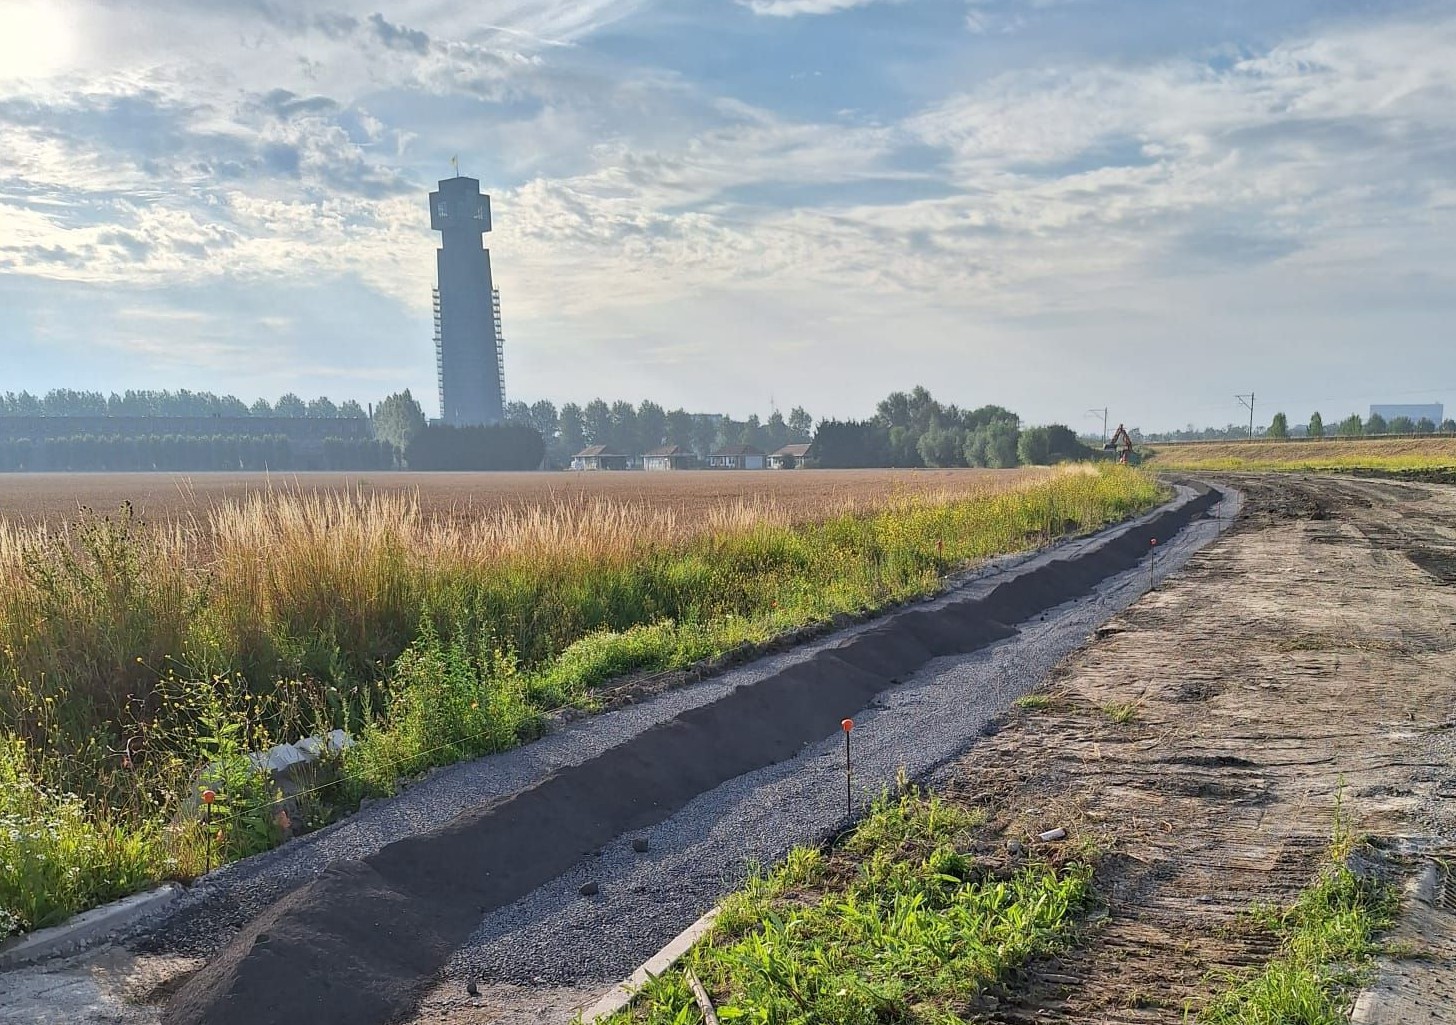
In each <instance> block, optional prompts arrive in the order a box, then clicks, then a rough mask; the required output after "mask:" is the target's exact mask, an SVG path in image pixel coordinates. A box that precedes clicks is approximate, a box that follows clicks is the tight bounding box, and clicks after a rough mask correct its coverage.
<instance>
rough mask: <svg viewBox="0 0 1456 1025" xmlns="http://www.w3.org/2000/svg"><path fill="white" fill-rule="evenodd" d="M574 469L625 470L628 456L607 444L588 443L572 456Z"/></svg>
mask: <svg viewBox="0 0 1456 1025" xmlns="http://www.w3.org/2000/svg"><path fill="white" fill-rule="evenodd" d="M571 468H572V469H573V470H625V469H626V468H627V457H626V456H625V455H623V454H622V453H620V452H613V451H612V450H611V449H610V448H608V447H607V446H606V445H588V446H587V447H586V448H584V449H582V450H581V451H580V452H578V453H577V454H576V455H574V456H572V457H571Z"/></svg>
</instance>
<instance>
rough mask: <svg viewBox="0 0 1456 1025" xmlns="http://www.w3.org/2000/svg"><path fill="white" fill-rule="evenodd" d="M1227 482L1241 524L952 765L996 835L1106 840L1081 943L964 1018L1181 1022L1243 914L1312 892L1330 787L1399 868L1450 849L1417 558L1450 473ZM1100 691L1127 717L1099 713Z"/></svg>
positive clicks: (1447, 714) (1455, 636)
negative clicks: (1041, 698) (1424, 477)
mask: <svg viewBox="0 0 1456 1025" xmlns="http://www.w3.org/2000/svg"><path fill="white" fill-rule="evenodd" d="M1231 483H1233V484H1234V485H1236V486H1237V487H1239V488H1240V489H1242V490H1244V491H1245V494H1246V499H1247V501H1246V506H1245V513H1244V516H1243V517H1242V518H1241V520H1240V521H1239V523H1238V524H1237V525H1236V526H1235V528H1234V530H1233V531H1231V532H1230V533H1229V534H1228V535H1226V536H1225V537H1224V538H1223V539H1221V540H1219V541H1217V542H1215V543H1214V544H1213V545H1211V546H1209V547H1208V548H1206V549H1204V550H1203V551H1202V552H1200V553H1199V554H1198V555H1196V556H1194V558H1193V559H1192V560H1191V561H1190V562H1189V564H1188V565H1187V566H1186V567H1185V569H1184V571H1183V572H1182V573H1180V574H1178V575H1177V576H1176V577H1174V578H1172V579H1170V580H1169V581H1167V582H1166V583H1165V584H1164V585H1162V586H1161V587H1160V588H1159V589H1158V590H1157V591H1156V592H1155V593H1152V594H1150V595H1148V596H1146V597H1145V598H1144V599H1143V600H1142V601H1140V602H1139V603H1138V604H1136V605H1134V606H1133V607H1132V608H1130V609H1129V610H1128V611H1127V612H1126V613H1124V614H1123V615H1121V616H1119V617H1117V618H1116V619H1115V620H1113V621H1112V622H1110V623H1109V624H1108V625H1107V626H1106V627H1105V628H1104V629H1103V630H1102V631H1099V638H1098V640H1097V641H1096V642H1095V643H1094V644H1092V645H1091V646H1090V647H1088V648H1086V649H1084V650H1083V651H1082V652H1080V653H1078V654H1077V655H1075V656H1073V657H1072V658H1070V659H1068V660H1067V661H1066V662H1065V663H1064V664H1063V666H1061V667H1060V668H1059V670H1058V672H1057V673H1056V674H1055V676H1054V678H1053V679H1052V680H1051V681H1049V683H1048V684H1047V687H1046V692H1047V693H1048V694H1049V695H1051V696H1052V698H1053V703H1052V705H1051V707H1050V708H1048V709H1045V710H1041V711H1027V712H1024V713H1019V714H1018V717H1017V719H1016V720H1015V722H1014V723H1012V724H1011V725H1009V726H1008V728H1006V729H1004V730H1003V731H1002V732H1001V733H1000V734H999V735H998V736H996V737H994V738H991V739H989V740H988V741H986V742H984V743H982V744H979V745H977V747H976V748H975V749H974V750H973V751H972V753H971V754H970V756H968V757H967V758H966V759H965V760H963V761H962V762H961V763H960V765H959V766H958V767H957V770H956V773H955V777H954V782H953V783H952V784H951V786H952V789H953V790H955V791H956V792H957V793H958V794H959V795H960V796H961V797H962V799H965V800H970V801H975V802H980V803H983V804H985V805H987V806H988V807H989V808H991V809H992V810H993V812H994V815H995V817H996V825H998V826H999V827H1000V828H1002V829H1003V830H1004V831H1005V833H1006V835H1007V836H1010V837H1025V836H1027V835H1034V833H1035V832H1037V831H1039V830H1040V829H1042V828H1048V827H1049V826H1050V825H1065V826H1066V827H1067V828H1068V829H1069V832H1071V833H1072V839H1073V841H1074V842H1077V841H1088V842H1091V843H1095V844H1096V845H1098V846H1099V847H1100V848H1101V849H1103V850H1105V851H1106V852H1108V853H1107V855H1106V857H1105V858H1104V859H1103V861H1102V864H1101V867H1100V869H1099V871H1098V875H1097V882H1098V886H1099V889H1100V892H1101V893H1102V894H1103V895H1104V896H1105V900H1106V905H1105V908H1104V909H1103V910H1102V911H1101V912H1100V913H1099V914H1097V915H1095V916H1094V922H1093V924H1092V926H1091V928H1090V930H1089V932H1088V934H1087V936H1086V938H1085V943H1084V944H1083V945H1082V946H1081V947H1080V948H1079V949H1077V950H1075V951H1072V952H1070V953H1068V954H1066V955H1065V956H1063V957H1060V958H1057V959H1052V960H1047V961H1043V962H1039V963H1037V964H1035V965H1033V966H1032V967H1031V969H1030V970H1029V971H1027V972H1026V973H1025V975H1024V977H1023V978H1022V979H1021V980H1020V981H1019V982H1018V983H1017V984H1016V985H1014V986H1012V987H1009V988H1008V989H1005V990H1003V991H1002V992H1000V993H998V994H993V995H992V996H990V997H989V998H988V999H987V1000H986V1001H985V1002H984V1003H983V1004H982V1005H980V1006H978V1007H977V1008H973V1009H972V1010H973V1011H975V1012H976V1015H975V1016H974V1017H973V1020H976V1021H986V1022H998V1023H1005V1025H1031V1023H1033V1022H1034V1023H1038V1025H1042V1023H1048V1022H1079V1023H1092V1022H1097V1023H1109V1025H1134V1023H1137V1025H1143V1023H1151V1022H1161V1023H1173V1022H1183V1021H1185V1012H1186V1009H1187V1008H1188V1007H1194V1008H1196V1007H1198V1006H1200V1005H1201V1003H1202V1002H1203V1001H1205V1000H1206V999H1208V997H1209V996H1210V995H1211V994H1212V993H1213V992H1214V991H1215V990H1216V989H1217V988H1218V983H1217V982H1216V980H1217V979H1218V978H1221V977H1224V976H1225V975H1226V973H1229V972H1238V971H1240V970H1243V969H1247V968H1251V967H1254V966H1257V965H1261V964H1262V963H1263V962H1264V961H1266V960H1267V959H1268V957H1269V956H1270V955H1271V953H1272V952H1273V951H1272V947H1273V940H1272V939H1271V937H1270V936H1269V935H1268V934H1267V933H1263V932H1261V931H1259V930H1257V929H1255V928H1253V927H1251V926H1250V925H1249V923H1248V921H1247V920H1246V918H1245V917H1244V916H1245V914H1246V912H1248V911H1249V910H1250V909H1252V908H1254V907H1256V906H1258V905H1261V904H1279V903H1287V902H1289V901H1290V900H1291V899H1292V897H1293V896H1294V895H1295V894H1296V893H1297V892H1298V891H1299V890H1300V889H1301V888H1302V887H1303V886H1304V885H1306V883H1307V882H1308V881H1309V879H1310V876H1311V874H1312V873H1313V871H1314V870H1315V868H1316V866H1317V865H1318V864H1319V862H1320V860H1321V858H1322V857H1323V856H1324V852H1325V850H1326V847H1327V844H1328V842H1329V837H1330V832H1331V827H1332V821H1333V813H1334V807H1335V802H1336V799H1337V795H1342V796H1343V799H1344V802H1345V810H1346V813H1347V814H1349V815H1350V816H1352V817H1353V819H1354V825H1355V827H1356V828H1357V830H1360V831H1365V832H1368V833H1370V834H1371V835H1372V836H1374V837H1375V838H1376V841H1377V842H1378V843H1380V844H1382V845H1383V846H1384V847H1385V848H1386V850H1387V852H1388V857H1389V859H1390V861H1391V863H1392V864H1393V865H1396V866H1401V865H1405V864H1407V863H1409V861H1410V858H1411V856H1412V852H1415V851H1420V852H1422V853H1423V854H1424V855H1426V856H1429V855H1430V854H1432V853H1433V852H1434V853H1439V852H1445V853H1446V854H1447V856H1450V855H1452V854H1456V843H1453V828H1452V827H1453V825H1456V823H1453V822H1452V815H1451V812H1450V811H1449V810H1448V804H1449V802H1447V801H1445V800H1444V799H1443V798H1444V795H1449V793H1450V791H1451V788H1452V786H1453V783H1456V776H1453V772H1452V768H1451V760H1450V759H1449V757H1448V756H1447V752H1448V751H1449V750H1450V745H1451V742H1452V736H1453V728H1456V683H1453V680H1452V662H1451V654H1450V653H1451V652H1452V651H1453V650H1456V590H1453V589H1451V588H1450V587H1449V583H1450V581H1449V579H1448V578H1446V577H1445V575H1444V568H1443V565H1444V564H1442V565H1437V566H1436V568H1435V571H1434V572H1433V570H1432V564H1431V562H1430V560H1429V559H1428V558H1426V557H1425V556H1424V555H1422V554H1421V553H1424V552H1430V551H1440V552H1445V551H1447V550H1449V549H1450V547H1451V546H1452V538H1453V537H1456V533H1453V528H1456V490H1453V489H1450V488H1444V487H1440V486H1416V485H1405V484H1395V483H1390V482H1386V481H1372V480H1351V479H1344V478H1318V477H1283V476H1273V475H1271V476H1259V477H1252V476H1251V477H1238V478H1235V479H1233V480H1232V481H1231ZM1412 553H1415V554H1414V556H1413V555H1412ZM1114 703H1130V704H1132V705H1133V706H1134V707H1135V708H1136V716H1135V719H1134V720H1133V721H1132V722H1130V723H1128V724H1125V725H1118V724H1117V723H1116V722H1114V721H1113V719H1112V717H1111V716H1110V715H1109V714H1108V712H1107V708H1108V707H1109V706H1110V705H1113V704H1114ZM1447 918H1448V919H1450V918H1451V916H1450V915H1449V914H1447ZM1450 925H1451V923H1450V922H1449V921H1448V922H1447V926H1448V929H1449V934H1450V936H1451V937H1456V928H1450ZM1442 942H1444V941H1442ZM1442 942H1438V941H1437V940H1435V939H1432V940H1430V941H1429V942H1428V948H1429V949H1427V950H1426V951H1425V954H1426V956H1427V957H1428V959H1429V960H1427V961H1423V962H1410V963H1409V964H1414V965H1417V967H1416V968H1412V969H1410V971H1414V972H1417V973H1425V974H1424V975H1423V976H1422V977H1423V978H1425V979H1427V980H1428V982H1427V983H1426V985H1428V986H1429V985H1434V986H1449V985H1450V982H1451V980H1452V978H1453V975H1456V943H1448V944H1445V945H1442ZM1443 973H1444V974H1443ZM1417 989H1420V986H1419V985H1418V986H1417ZM1418 1003H1419V1002H1417V1004H1418ZM1417 1004H1411V1005H1409V1006H1417ZM1422 1006H1427V1005H1422ZM1428 1006H1430V1007H1435V1008H1438V1009H1439V1007H1440V1003H1439V1002H1431V1003H1429V1005H1428ZM1403 1013H1406V1012H1403ZM1411 1013H1413V1012H1411ZM1383 1020H1386V1021H1396V1020H1409V1021H1410V1022H1411V1023H1415V1022H1417V1021H1427V1020H1429V1021H1437V1020H1441V1019H1440V1018H1438V1017H1431V1018H1424V1017H1410V1018H1408V1019H1401V1018H1387V1019H1383Z"/></svg>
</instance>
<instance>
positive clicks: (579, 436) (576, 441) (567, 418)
mask: <svg viewBox="0 0 1456 1025" xmlns="http://www.w3.org/2000/svg"><path fill="white" fill-rule="evenodd" d="M584 448H586V429H585V428H584V426H583V425H582V418H581V407H580V406H578V405H577V404H576V403H575V402H568V403H567V404H566V405H564V406H562V407H561V450H562V452H563V453H564V454H565V455H566V456H567V457H568V458H570V457H571V456H574V455H576V454H577V453H578V452H580V451H581V450H582V449H584Z"/></svg>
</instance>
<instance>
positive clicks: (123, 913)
mask: <svg viewBox="0 0 1456 1025" xmlns="http://www.w3.org/2000/svg"><path fill="white" fill-rule="evenodd" d="M181 894H182V887H180V886H178V885H177V884H176V883H168V884H166V885H165V886H160V887H158V888H157V889H155V890H148V891H147V892H146V893H134V894H132V895H131V896H130V897H123V898H122V899H121V900H118V901H114V902H113V903H111V904H104V905H102V906H101V907H99V908H92V909H91V910H90V911H85V912H82V913H81V914H79V915H76V916H75V917H73V918H71V919H70V920H69V921H66V922H63V923H62V924H60V925H57V926H52V927H51V928H49V929H37V930H36V931H35V932H32V933H27V934H26V935H24V936H18V937H16V938H15V939H14V940H11V941H10V942H8V943H6V944H4V945H3V946H0V969H6V968H14V967H16V966H17V965H22V964H26V963H29V962H32V961H40V960H44V959H46V958H50V957H55V956H57V955H59V954H72V953H75V952H76V951H78V950H81V949H83V948H85V947H88V946H91V945H92V944H95V943H98V942H102V941H104V940H108V939H110V938H111V937H113V936H115V935H116V934H117V933H120V932H121V931H122V930H124V929H127V928H130V927H131V926H133V925H135V924H136V923H137V922H139V921H140V920H141V919H143V918H145V917H146V916H147V915H150V914H152V913H154V912H156V911H159V910H161V909H162V908H163V907H165V906H166V905H167V904H170V903H171V902H172V901H174V900H176V899H177V898H178V897H179V896H181Z"/></svg>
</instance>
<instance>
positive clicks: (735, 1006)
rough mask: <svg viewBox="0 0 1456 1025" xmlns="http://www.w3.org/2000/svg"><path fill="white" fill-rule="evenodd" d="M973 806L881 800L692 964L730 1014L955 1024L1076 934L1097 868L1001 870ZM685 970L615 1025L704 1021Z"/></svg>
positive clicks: (770, 1019) (816, 1024) (745, 908)
mask: <svg viewBox="0 0 1456 1025" xmlns="http://www.w3.org/2000/svg"><path fill="white" fill-rule="evenodd" d="M980 821H981V816H980V815H979V814H978V813H975V812H971V811H967V810H965V809H962V808H958V807H955V806H951V805H947V804H944V803H942V802H940V801H939V800H937V799H935V798H933V797H929V798H927V797H924V796H921V795H919V794H916V793H908V794H906V795H904V796H902V797H898V798H894V797H886V798H884V799H882V800H881V801H880V802H878V803H877V804H876V805H875V807H874V809H873V810H872V811H871V813H870V815H869V816H868V817H867V818H866V819H865V820H864V822H863V823H862V824H861V825H860V826H859V828H858V829H856V831H855V832H854V833H853V834H851V835H850V836H849V837H848V838H847V839H846V840H845V842H844V843H843V844H842V845H841V847H840V848H839V850H837V851H835V852H834V853H833V854H832V855H830V856H828V857H826V856H825V855H824V854H823V853H822V852H820V851H813V850H805V849H801V850H799V851H795V852H794V853H793V854H791V855H790V856H789V858H788V859H787V860H786V861H785V862H784V863H783V864H782V865H781V866H780V867H779V868H777V869H776V870H774V871H773V872H772V873H769V874H767V875H758V876H755V877H753V878H752V879H750V881H749V883H748V884H747V885H746V886H745V887H744V888H743V889H742V890H741V891H740V892H739V893H737V894H735V895H734V896H733V897H731V898H729V899H728V900H727V901H726V902H725V903H724V905H723V908H722V911H721V912H720V915H719V918H718V920H717V921H716V922H715V924H714V927H713V930H712V931H711V933H710V934H709V936H708V937H706V938H705V939H704V940H703V941H701V942H700V943H699V944H698V945H697V946H696V947H694V948H693V950H691V951H690V952H689V953H688V955H687V958H688V962H689V964H690V965H691V966H692V968H693V970H694V971H695V972H696V973H697V974H698V976H699V977H700V978H701V979H702V981H703V983H704V985H705V986H707V988H708V989H709V990H711V991H712V993H713V997H714V1002H715V1005H716V1007H717V1010H718V1015H719V1017H720V1019H721V1020H723V1021H737V1022H753V1023H758V1025H769V1023H775V1025H779V1023H782V1025H821V1023H824V1022H835V1023H836V1025H838V1023H846V1025H881V1023H884V1022H906V1023H932V1022H934V1023H942V1022H943V1023H950V1022H957V1021H960V1020H961V1017H960V1011H961V1009H963V1008H964V1007H965V1006H966V1004H967V1003H968V1002H970V1001H971V1000H972V999H974V998H975V997H976V996H977V995H978V994H980V993H981V992H983V991H984V990H985V989H986V988H987V987H989V986H992V985H994V984H995V983H996V982H998V981H999V980H1001V979H1003V978H1005V977H1006V975H1007V974H1008V973H1009V972H1011V971H1013V970H1014V969H1015V968H1016V967H1018V966H1019V965H1021V964H1024V963H1025V962H1026V960H1027V959H1029V958H1031V957H1033V956H1036V955H1038V954H1043V953H1047V952H1050V951H1054V950H1057V949H1059V948H1061V947H1062V946H1064V945H1065V944H1066V943H1067V942H1068V941H1069V939H1070V937H1071V935H1072V932H1073V929H1074V928H1075V922H1076V919H1077V916H1078V914H1079V912H1080V911H1081V910H1082V908H1083V907H1084V906H1085V904H1086V901H1087V899H1088V896H1089V888H1090V883H1091V870H1090V869H1089V868H1088V867H1087V866H1086V865H1084V864H1080V863H1073V864H1067V865H1064V866H1062V867H1060V868H1058V867H1054V866H1052V865H1048V864H1030V865H1025V866H1022V867H1021V868H1018V869H1015V870H1012V871H1009V872H1002V873H999V874H998V873H996V872H993V871H991V870H990V868H989V867H988V866H985V865H982V864H980V863H978V862H977V861H976V859H975V858H974V857H973V856H972V855H970V854H969V853H967V850H968V848H969V846H970V842H969V841H970V831H971V830H972V829H973V828H974V827H975V825H976V824H978V823H979V822H980ZM696 1014H697V1012H696V1010H695V1005H694V1004H693V1000H692V995H691V993H690V992H689V990H688V988H687V987H686V985H685V984H684V982H683V973H682V972H679V971H671V972H668V973H665V974H664V975H663V976H661V977H659V978H657V979H654V980H653V981H652V982H650V983H648V985H647V986H646V987H645V988H644V990H643V992H642V994H641V995H640V997H639V998H638V1000H637V1001H636V1003H635V1004H634V1005H633V1006H632V1007H631V1008H630V1009H629V1010H628V1011H627V1012H624V1013H623V1014H621V1015H618V1016H617V1018H616V1019H614V1021H615V1022H617V1023H619V1025H625V1023H627V1022H636V1023H644V1025H676V1023H678V1022H682V1021H687V1022H697V1021H698V1020H699V1019H698V1017H697V1016H696Z"/></svg>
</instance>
